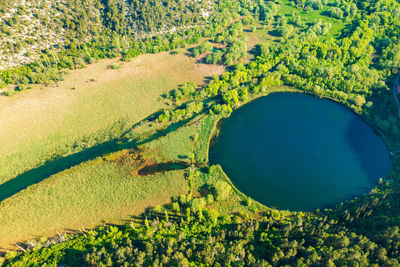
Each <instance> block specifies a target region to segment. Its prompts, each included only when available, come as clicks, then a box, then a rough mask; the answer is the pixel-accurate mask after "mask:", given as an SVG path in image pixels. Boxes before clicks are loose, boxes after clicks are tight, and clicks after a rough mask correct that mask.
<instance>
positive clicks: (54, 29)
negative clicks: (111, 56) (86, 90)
mask: <svg viewBox="0 0 400 267" xmlns="http://www.w3.org/2000/svg"><path fill="white" fill-rule="evenodd" d="M0 6H1V9H0V62H1V65H0V69H3V70H4V69H8V68H11V67H15V66H20V65H22V64H25V63H30V62H33V61H35V60H38V59H39V58H40V56H41V54H42V51H44V50H47V54H49V55H51V56H53V53H55V54H57V53H59V52H60V51H62V50H63V49H64V48H68V47H70V46H76V45H82V44H85V43H88V42H91V41H94V40H98V38H101V37H104V36H106V35H108V34H110V33H114V34H123V35H124V36H127V38H134V39H140V38H143V37H148V36H155V35H161V34H163V33H167V32H169V33H173V32H174V31H176V30H177V29H182V28H188V27H190V26H193V25H199V24H204V23H206V22H207V20H208V19H209V18H210V17H212V16H213V14H214V12H215V4H214V3H213V2H211V1H193V0H190V1H151V0H146V1H123V0H118V1H115V0H114V1H111V0H110V1H108V0H107V1H98V0H85V1H76V0H63V1H55V0H40V1H33V0H24V1H3V2H2V3H1V4H0ZM122 45H124V44H122Z"/></svg>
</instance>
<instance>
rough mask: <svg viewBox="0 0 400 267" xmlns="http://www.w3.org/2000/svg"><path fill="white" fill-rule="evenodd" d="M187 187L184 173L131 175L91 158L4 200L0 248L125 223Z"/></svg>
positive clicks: (0, 218)
mask: <svg viewBox="0 0 400 267" xmlns="http://www.w3.org/2000/svg"><path fill="white" fill-rule="evenodd" d="M166 188H168V190H165V189H166ZM187 191H188V185H187V182H186V180H185V178H184V171H171V172H167V173H163V174H155V175H149V176H132V174H131V171H130V170H129V169H128V168H126V167H125V166H123V165H121V164H117V163H110V162H104V161H102V160H95V161H92V162H87V163H84V164H81V165H78V166H76V167H74V168H71V169H69V170H67V171H64V172H61V173H58V174H56V175H54V176H52V177H50V178H49V179H46V180H44V181H43V182H41V183H38V184H35V185H33V186H31V187H29V188H28V189H26V190H24V191H22V192H20V193H18V194H16V195H14V196H12V197H10V198H8V199H6V200H5V201H3V202H1V203H0V248H2V249H4V248H12V246H11V245H12V244H14V243H16V242H21V241H27V240H30V239H32V238H38V237H41V236H48V237H50V236H54V235H56V234H57V232H60V233H63V232H65V231H68V230H70V229H72V230H74V231H76V230H77V229H79V228H81V227H85V228H91V227H95V226H97V225H99V224H101V223H103V222H104V221H106V222H107V223H123V222H124V220H130V219H131V216H132V215H140V214H141V213H143V212H144V211H145V208H147V207H152V206H153V207H154V206H156V205H163V204H166V203H169V202H170V200H171V197H173V196H179V195H182V194H185V193H187Z"/></svg>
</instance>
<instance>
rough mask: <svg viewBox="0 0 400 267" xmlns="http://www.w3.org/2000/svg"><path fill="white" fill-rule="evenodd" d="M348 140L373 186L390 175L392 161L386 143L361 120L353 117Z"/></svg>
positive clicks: (347, 134)
mask: <svg viewBox="0 0 400 267" xmlns="http://www.w3.org/2000/svg"><path fill="white" fill-rule="evenodd" d="M373 135H376V136H373ZM373 137H375V138H373ZM346 138H347V140H348V142H349V144H350V147H351V148H352V150H353V151H354V153H355V154H356V155H357V158H358V162H359V163H360V165H361V166H362V168H363V170H364V171H365V173H366V174H367V177H368V181H369V182H370V183H371V184H376V182H377V181H378V179H379V178H381V177H383V176H385V175H387V174H388V173H389V170H390V165H391V160H390V154H389V151H388V149H387V147H386V145H385V143H384V142H383V140H382V138H381V137H380V136H379V135H378V134H377V133H376V132H375V130H374V129H373V128H371V127H370V126H369V125H368V124H367V123H365V122H364V121H363V120H362V119H361V118H358V117H357V116H353V118H352V120H351V122H350V125H349V127H348V129H347V133H346Z"/></svg>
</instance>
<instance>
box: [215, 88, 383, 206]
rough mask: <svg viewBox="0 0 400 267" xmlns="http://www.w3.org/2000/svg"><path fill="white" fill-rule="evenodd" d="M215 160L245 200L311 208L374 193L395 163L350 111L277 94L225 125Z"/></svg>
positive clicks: (323, 101)
mask: <svg viewBox="0 0 400 267" xmlns="http://www.w3.org/2000/svg"><path fill="white" fill-rule="evenodd" d="M210 162H211V163H212V164H221V166H222V168H223V169H224V171H225V172H226V174H227V175H228V176H229V178H230V179H231V180H232V182H233V183H234V184H235V185H236V186H237V188H238V189H239V190H241V191H242V192H243V193H245V194H246V195H248V196H250V197H252V198H253V199H255V200H257V201H259V202H261V203H263V204H265V205H267V206H270V207H276V208H278V209H289V210H293V211H295V210H303V211H308V210H313V209H316V208H325V207H331V206H333V205H334V204H337V203H339V202H341V201H343V200H349V199H352V198H354V197H355V196H359V195H362V194H363V193H366V192H368V191H370V190H371V189H372V188H373V187H374V186H375V185H376V182H377V180H378V179H379V178H380V177H385V176H386V175H387V174H388V172H389V167H390V164H391V160H390V156H389V151H388V150H387V148H386V146H385V145H384V143H383V140H382V139H381V138H380V137H379V136H377V135H376V134H375V132H374V131H373V129H372V128H371V127H370V126H369V125H367V124H366V123H365V122H364V121H362V120H361V119H360V117H359V116H357V115H356V114H354V113H352V112H351V111H349V110H348V109H346V108H345V107H343V106H341V105H339V104H337V103H335V102H333V101H331V100H327V99H318V98H315V97H313V96H310V95H306V94H293V93H276V94H271V95H269V96H266V97H263V98H260V99H257V100H255V101H253V102H251V103H249V104H247V105H245V106H244V107H241V108H240V109H238V110H236V111H234V112H233V113H232V115H231V117H230V118H229V119H227V120H225V121H224V123H223V125H222V128H221V133H220V135H219V137H218V140H217V142H216V144H215V145H213V146H212V147H211V148H210Z"/></svg>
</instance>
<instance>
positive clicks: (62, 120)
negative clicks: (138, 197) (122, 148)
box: [0, 53, 223, 184]
mask: <svg viewBox="0 0 400 267" xmlns="http://www.w3.org/2000/svg"><path fill="white" fill-rule="evenodd" d="M114 62H116V60H104V61H101V62H99V63H96V64H92V65H89V66H88V67H87V68H85V69H81V70H74V71H71V73H70V74H69V75H68V76H67V78H66V80H65V81H63V82H60V83H59V84H57V85H55V86H53V87H50V88H44V89H43V90H40V88H34V89H33V90H31V91H29V92H23V93H20V94H17V95H15V96H13V97H6V96H0V125H1V127H0V144H1V146H0V184H1V183H3V182H5V181H7V180H9V179H11V178H13V177H15V176H16V175H18V174H21V173H22V172H24V171H26V170H29V169H32V168H34V167H36V166H38V165H40V164H41V163H43V162H45V161H47V160H49V159H51V158H54V157H57V156H60V155H66V154H70V153H72V152H77V151H79V150H80V149H81V148H85V147H90V146H91V145H93V144H95V143H96V142H104V141H106V140H107V139H110V138H111V137H112V136H115V135H118V134H119V133H120V128H121V127H120V125H118V124H116V122H118V121H122V120H123V121H125V122H126V124H127V125H132V124H134V123H135V122H137V121H140V120H141V119H143V118H144V117H146V116H148V115H150V114H151V113H153V112H155V111H156V110H157V109H160V108H164V107H166V105H165V103H163V102H162V101H160V96H161V95H162V94H163V93H165V92H168V91H170V90H172V89H175V88H177V87H178V86H179V85H180V84H182V83H184V82H187V81H195V82H196V83H198V84H200V83H203V82H204V80H205V78H206V77H208V76H211V75H212V74H219V73H221V72H222V71H223V67H222V66H215V65H205V64H196V63H195V60H194V59H192V58H190V57H187V56H185V55H184V54H183V53H181V54H178V55H170V54H168V53H160V54H155V55H153V54H150V55H142V56H139V57H137V58H135V59H134V60H133V61H132V62H126V63H123V65H122V67H121V69H118V70H110V69H107V66H108V65H110V64H112V63H114ZM38 87H39V86H38ZM72 88H75V89H74V90H73V89H72Z"/></svg>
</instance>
